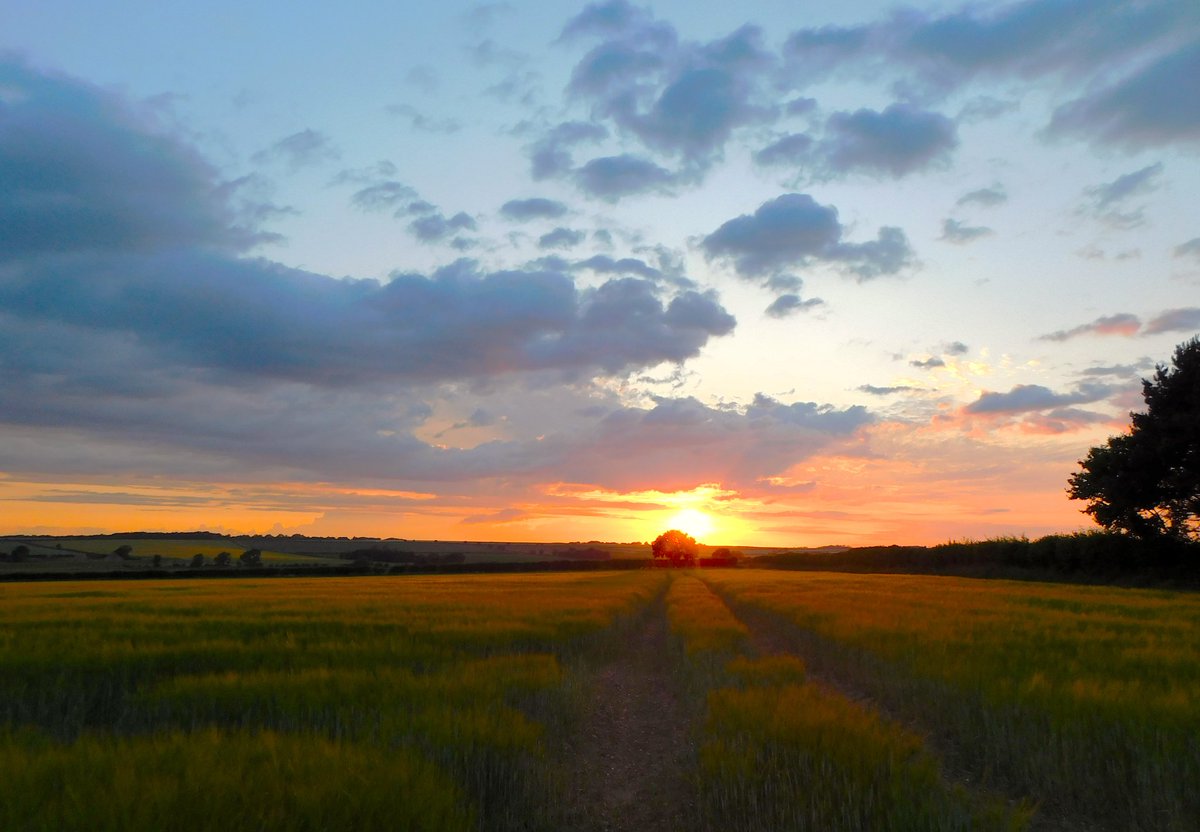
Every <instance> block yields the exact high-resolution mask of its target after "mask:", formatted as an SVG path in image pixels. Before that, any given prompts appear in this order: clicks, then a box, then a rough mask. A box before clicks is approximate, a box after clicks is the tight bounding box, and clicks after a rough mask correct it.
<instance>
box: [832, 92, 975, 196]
mask: <svg viewBox="0 0 1200 832" xmlns="http://www.w3.org/2000/svg"><path fill="white" fill-rule="evenodd" d="M957 146H958V131H957V128H956V127H955V125H954V122H953V121H951V120H950V119H948V118H946V117H945V116H943V115H941V114H940V113H934V112H929V111H924V110H918V109H916V108H914V107H912V106H911V105H909V104H892V105H891V106H890V107H888V108H886V109H885V110H883V111H882V112H877V111H875V110H868V109H861V110H856V111H855V112H853V113H845V112H842V113H834V114H833V115H831V116H830V117H829V120H828V121H827V122H826V123H825V134H824V135H823V136H822V138H821V141H820V143H819V144H818V145H817V147H816V150H815V154H816V156H817V157H818V160H819V164H820V166H821V167H822V169H823V172H824V175H826V176H842V175H845V174H848V173H855V172H862V173H867V174H871V175H879V176H889V177H891V178H893V179H899V178H901V177H903V176H907V175H908V174H910V173H914V172H916V171H920V170H923V169H925V168H927V167H930V166H932V165H935V164H941V163H944V162H946V161H947V160H948V159H949V157H950V153H951V152H952V151H953V150H954V149H955V148H956V147H957Z"/></svg>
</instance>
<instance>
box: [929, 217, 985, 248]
mask: <svg viewBox="0 0 1200 832" xmlns="http://www.w3.org/2000/svg"><path fill="white" fill-rule="evenodd" d="M995 233H996V232H994V231H992V229H990V228H988V227H987V226H983V225H967V224H966V223H965V222H963V221H961V220H954V219H950V218H947V219H945V220H943V221H942V236H941V238H940V239H942V240H945V241H946V242H947V243H955V244H956V245H965V244H967V243H973V242H975V241H976V240H979V239H982V238H984V237H990V236H991V235H992V234H995Z"/></svg>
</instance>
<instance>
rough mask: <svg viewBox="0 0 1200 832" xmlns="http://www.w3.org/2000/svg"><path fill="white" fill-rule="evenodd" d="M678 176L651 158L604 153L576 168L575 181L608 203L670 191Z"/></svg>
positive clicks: (583, 188) (589, 192)
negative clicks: (604, 154)
mask: <svg viewBox="0 0 1200 832" xmlns="http://www.w3.org/2000/svg"><path fill="white" fill-rule="evenodd" d="M676 182H677V178H676V176H675V175H674V174H672V173H671V172H670V171H669V170H667V169H666V168H663V167H661V166H659V165H657V164H655V163H654V162H652V161H650V160H649V159H643V158H640V157H637V156H631V155H629V154H628V153H625V154H622V155H620V156H602V157H599V158H596V159H592V160H591V161H590V162H588V163H587V164H585V165H583V166H582V167H580V168H579V169H578V170H576V171H575V183H576V184H577V185H578V186H579V188H580V190H582V191H583V192H584V193H585V194H587V195H588V196H593V197H596V198H598V199H603V200H605V201H607V202H616V201H617V200H619V199H621V198H623V197H627V196H633V195H635V194H646V193H671V191H672V188H673V186H674V185H675V184H676Z"/></svg>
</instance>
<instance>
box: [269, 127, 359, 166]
mask: <svg viewBox="0 0 1200 832" xmlns="http://www.w3.org/2000/svg"><path fill="white" fill-rule="evenodd" d="M340 156H341V154H340V153H339V152H338V150H337V148H335V147H334V146H333V143H332V142H331V141H330V140H329V137H328V136H326V135H325V134H324V133H319V132H317V131H316V130H312V129H309V130H301V131H300V132H299V133H293V134H291V135H290V136H285V137H284V138H282V139H280V140H279V141H277V142H275V143H274V144H273V145H271V146H270V147H268V148H267V149H265V150H260V151H259V152H257V153H255V154H254V155H253V156H251V157H250V158H251V161H253V162H256V163H258V164H266V163H269V162H280V163H282V164H284V165H286V166H287V168H288V169H289V170H290V171H292V172H293V173H294V172H296V171H298V170H300V169H301V168H305V167H308V166H310V165H317V164H321V163H323V162H330V161H334V160H336V159H338V158H339V157H340Z"/></svg>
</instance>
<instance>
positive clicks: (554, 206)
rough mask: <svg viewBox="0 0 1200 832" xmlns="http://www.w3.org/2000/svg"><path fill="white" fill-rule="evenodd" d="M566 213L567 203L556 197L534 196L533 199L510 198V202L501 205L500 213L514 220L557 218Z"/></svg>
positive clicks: (526, 220)
mask: <svg viewBox="0 0 1200 832" xmlns="http://www.w3.org/2000/svg"><path fill="white" fill-rule="evenodd" d="M566 213H567V206H566V205H564V204H563V203H561V202H559V201H557V200H554V199H546V198H545V197H533V198H531V199H510V200H509V201H508V202H506V203H504V204H503V205H501V206H500V214H501V215H502V216H503V217H505V218H506V219H510V220H514V221H516V222H528V221H529V220H539V219H557V218H559V217H562V216H565V215H566Z"/></svg>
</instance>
